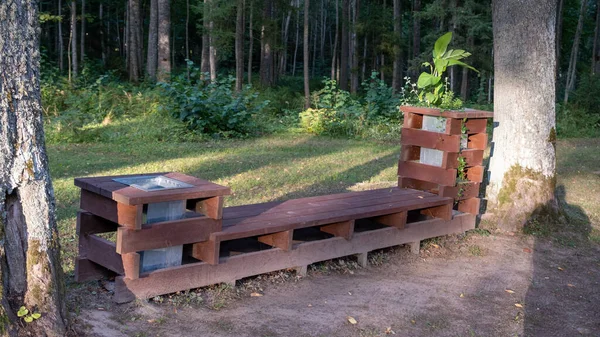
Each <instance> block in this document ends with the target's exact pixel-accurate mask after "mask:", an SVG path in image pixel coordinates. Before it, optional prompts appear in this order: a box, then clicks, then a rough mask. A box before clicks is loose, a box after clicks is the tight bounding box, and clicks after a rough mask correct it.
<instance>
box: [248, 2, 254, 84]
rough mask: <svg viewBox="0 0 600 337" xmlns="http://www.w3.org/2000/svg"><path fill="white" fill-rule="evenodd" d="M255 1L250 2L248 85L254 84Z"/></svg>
mask: <svg viewBox="0 0 600 337" xmlns="http://www.w3.org/2000/svg"><path fill="white" fill-rule="evenodd" d="M253 5H254V1H252V0H250V27H249V28H248V32H249V33H250V34H249V35H250V36H249V39H250V45H249V46H248V84H250V85H251V84H252V51H253V49H254V32H253V30H252V20H253V19H254V6H253Z"/></svg>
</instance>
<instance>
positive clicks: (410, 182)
mask: <svg viewBox="0 0 600 337" xmlns="http://www.w3.org/2000/svg"><path fill="white" fill-rule="evenodd" d="M398 186H399V187H402V188H411V189H415V190H420V191H425V192H428V193H433V194H438V192H439V188H440V185H439V184H436V183H432V182H429V181H423V180H419V179H412V178H407V177H398ZM445 197H447V195H445Z"/></svg>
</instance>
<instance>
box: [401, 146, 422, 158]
mask: <svg viewBox="0 0 600 337" xmlns="http://www.w3.org/2000/svg"><path fill="white" fill-rule="evenodd" d="M401 148H402V149H401V151H400V160H402V161H413V160H417V161H418V160H419V159H421V147H420V146H415V145H402V147H401Z"/></svg>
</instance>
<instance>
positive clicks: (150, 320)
mask: <svg viewBox="0 0 600 337" xmlns="http://www.w3.org/2000/svg"><path fill="white" fill-rule="evenodd" d="M154 322H156V320H155V319H149V320H148V323H154Z"/></svg>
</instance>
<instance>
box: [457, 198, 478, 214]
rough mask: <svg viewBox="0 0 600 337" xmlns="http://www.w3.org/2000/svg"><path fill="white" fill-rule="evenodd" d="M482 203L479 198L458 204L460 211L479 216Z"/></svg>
mask: <svg viewBox="0 0 600 337" xmlns="http://www.w3.org/2000/svg"><path fill="white" fill-rule="evenodd" d="M480 203H481V200H480V199H479V198H471V199H466V200H461V201H459V202H458V210H459V211H461V212H463V213H469V214H473V215H477V214H479V206H480Z"/></svg>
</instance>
